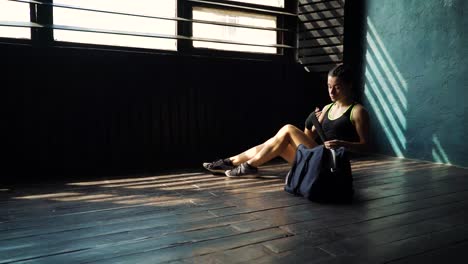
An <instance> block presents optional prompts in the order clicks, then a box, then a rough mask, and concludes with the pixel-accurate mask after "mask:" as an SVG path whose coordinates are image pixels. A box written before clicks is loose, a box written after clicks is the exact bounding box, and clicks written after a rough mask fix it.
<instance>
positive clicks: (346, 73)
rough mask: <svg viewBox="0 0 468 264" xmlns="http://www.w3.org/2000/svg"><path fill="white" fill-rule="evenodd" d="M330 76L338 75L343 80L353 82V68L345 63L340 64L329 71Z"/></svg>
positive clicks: (348, 82)
mask: <svg viewBox="0 0 468 264" xmlns="http://www.w3.org/2000/svg"><path fill="white" fill-rule="evenodd" d="M328 76H331V77H337V78H338V79H340V80H341V81H342V82H344V83H347V84H351V83H352V78H353V74H352V73H351V69H350V68H349V67H347V66H345V65H343V64H338V65H336V66H335V67H333V69H331V70H330V71H329V72H328Z"/></svg>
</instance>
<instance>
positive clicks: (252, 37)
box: [193, 7, 277, 53]
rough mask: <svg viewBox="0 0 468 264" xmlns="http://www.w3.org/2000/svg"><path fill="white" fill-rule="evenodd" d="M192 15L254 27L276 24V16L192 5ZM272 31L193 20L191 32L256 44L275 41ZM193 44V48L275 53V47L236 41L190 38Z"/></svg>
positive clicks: (205, 36)
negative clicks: (218, 41) (208, 40)
mask: <svg viewBox="0 0 468 264" xmlns="http://www.w3.org/2000/svg"><path fill="white" fill-rule="evenodd" d="M193 19H195V20H207V21H215V22H225V23H233V24H240V25H249V26H258V27H270V28H275V27H276V16H271V15H260V14H255V13H247V12H238V11H230V10H222V9H215V8H204V7H194V8H193ZM276 34H277V33H276V31H273V30H262V29H252V28H242V27H235V26H222V25H210V24H202V23H193V36H194V37H195V38H208V39H216V40H220V41H232V42H241V43H248V44H259V45H275V44H276V42H277V36H276ZM193 46H194V47H197V48H213V49H222V50H235V51H250V52H263V53H276V50H277V49H276V48H275V47H262V46H249V45H237V44H226V43H216V42H205V41H194V42H193Z"/></svg>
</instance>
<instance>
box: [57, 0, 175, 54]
mask: <svg viewBox="0 0 468 264" xmlns="http://www.w3.org/2000/svg"><path fill="white" fill-rule="evenodd" d="M176 2H177V0H163V1H162V0H158V1H154V0H138V1H130V0H80V1H76V0H54V4H65V5H72V6H77V5H79V7H81V8H89V9H96V10H105V11H112V12H121V13H129V14H138V15H143V16H157V17H171V18H174V17H176ZM53 12H54V25H57V26H69V27H74V28H75V29H77V28H85V29H94V30H104V31H106V30H108V31H118V32H131V33H142V34H157V35H161V36H163V37H164V36H170V37H174V36H175V35H176V27H177V24H176V21H174V20H164V19H155V18H147V17H135V16H128V15H121V14H110V13H103V12H93V11H86V10H76V9H70V8H63V7H58V6H55V7H54V10H53ZM54 39H55V40H57V41H67V42H79V43H91V44H103V45H115V46H126V47H139V48H150V49H165V50H176V49H177V41H176V39H174V38H172V39H170V38H169V39H168V38H154V37H142V36H130V35H119V34H106V33H93V32H81V31H76V30H61V29H55V30H54Z"/></svg>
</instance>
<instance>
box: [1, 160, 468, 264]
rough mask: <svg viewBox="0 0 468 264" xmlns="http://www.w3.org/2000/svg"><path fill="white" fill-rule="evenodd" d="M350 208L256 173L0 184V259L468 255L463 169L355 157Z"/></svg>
mask: <svg viewBox="0 0 468 264" xmlns="http://www.w3.org/2000/svg"><path fill="white" fill-rule="evenodd" d="M352 168H353V176H354V186H355V190H356V195H355V199H354V201H353V203H351V204H321V203H316V202H310V201H308V200H306V199H304V198H301V197H296V196H293V195H290V194H288V193H286V192H284V190H283V186H284V176H285V175H286V173H287V171H288V169H289V167H288V165H287V164H281V163H280V164H278V163H277V164H271V165H267V166H263V167H262V168H261V169H260V171H261V173H260V177H258V178H241V179H230V178H226V177H223V176H215V175H211V174H207V173H200V172H195V173H178V174H165V175H154V176H133V177H118V178H117V177H115V178H113V177H106V178H96V179H89V180H82V181H74V182H68V181H61V182H58V181H57V182H48V183H43V184H28V185H17V186H4V187H3V186H2V188H1V189H0V208H1V209H0V263H427V262H430V263H443V262H446V261H447V259H448V258H449V257H450V258H453V259H457V260H458V259H462V260H467V259H468V257H466V254H464V252H465V250H467V249H468V213H467V211H468V210H467V209H468V199H467V198H468V184H467V183H468V177H467V176H468V169H463V168H459V167H455V166H447V165H441V164H434V163H430V162H423V161H416V160H406V159H398V158H390V157H383V156H373V157H364V158H359V159H356V160H353V161H352Z"/></svg>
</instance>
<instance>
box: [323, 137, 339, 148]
mask: <svg viewBox="0 0 468 264" xmlns="http://www.w3.org/2000/svg"><path fill="white" fill-rule="evenodd" d="M323 145H324V146H325V148H327V149H337V148H339V147H343V146H344V141H343V140H338V139H334V140H329V141H325V142H324V143H323Z"/></svg>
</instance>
